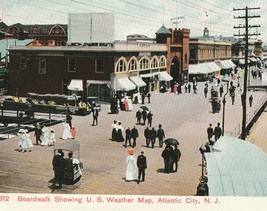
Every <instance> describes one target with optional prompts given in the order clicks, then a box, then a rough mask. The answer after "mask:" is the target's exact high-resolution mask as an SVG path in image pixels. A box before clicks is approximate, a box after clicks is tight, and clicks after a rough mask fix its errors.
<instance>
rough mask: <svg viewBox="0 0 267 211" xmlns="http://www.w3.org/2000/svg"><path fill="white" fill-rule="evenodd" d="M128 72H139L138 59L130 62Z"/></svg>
mask: <svg viewBox="0 0 267 211" xmlns="http://www.w3.org/2000/svg"><path fill="white" fill-rule="evenodd" d="M128 70H129V71H133V70H137V59H136V58H135V57H134V58H132V59H131V60H130V61H129V65H128Z"/></svg>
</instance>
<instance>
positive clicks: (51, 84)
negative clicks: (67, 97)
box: [9, 28, 189, 101]
mask: <svg viewBox="0 0 267 211" xmlns="http://www.w3.org/2000/svg"><path fill="white" fill-rule="evenodd" d="M164 37H165V38H164ZM156 40H157V43H144V42H133V43H132V42H131V43H126V42H115V43H113V44H108V45H106V46H61V47H59V46H53V47H47V46H11V47H10V49H9V55H10V63H9V94H10V95H18V96H26V95H27V93H29V92H34V93H39V94H44V93H51V94H72V93H77V94H78V95H81V96H82V98H83V99H86V98H87V97H88V96H96V97H98V98H99V100H100V101H109V99H110V97H111V96H112V95H113V94H114V93H117V92H127V94H129V95H132V94H133V93H136V92H143V91H145V92H154V91H156V92H157V91H159V89H160V87H161V85H162V84H168V85H170V83H169V82H172V81H174V80H175V81H179V82H181V83H183V81H184V79H185V78H186V75H187V71H188V65H189V30H187V29H182V30H177V29H175V30H168V29H166V28H165V29H163V31H162V30H161V29H160V30H159V31H157V33H156ZM170 75H171V76H170Z"/></svg>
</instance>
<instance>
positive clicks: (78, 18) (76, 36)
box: [68, 13, 115, 44]
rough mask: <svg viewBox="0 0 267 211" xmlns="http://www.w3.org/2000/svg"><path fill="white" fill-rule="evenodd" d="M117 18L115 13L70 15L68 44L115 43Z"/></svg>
mask: <svg viewBox="0 0 267 211" xmlns="http://www.w3.org/2000/svg"><path fill="white" fill-rule="evenodd" d="M114 36H115V17H114V14H113V13H70V14H69V20H68V43H69V44H71V43H81V44H84V43H113V42H114Z"/></svg>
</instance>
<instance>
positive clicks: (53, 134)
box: [48, 129, 56, 146]
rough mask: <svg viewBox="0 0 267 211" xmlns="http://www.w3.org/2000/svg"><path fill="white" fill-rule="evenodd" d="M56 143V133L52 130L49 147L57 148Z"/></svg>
mask: <svg viewBox="0 0 267 211" xmlns="http://www.w3.org/2000/svg"><path fill="white" fill-rule="evenodd" d="M55 143H56V135H55V131H54V129H51V133H50V139H49V142H48V146H55Z"/></svg>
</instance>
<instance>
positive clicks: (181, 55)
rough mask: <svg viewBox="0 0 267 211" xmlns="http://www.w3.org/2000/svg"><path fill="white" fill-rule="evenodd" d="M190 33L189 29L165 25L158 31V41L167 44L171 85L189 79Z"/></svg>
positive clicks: (167, 69)
mask: <svg viewBox="0 0 267 211" xmlns="http://www.w3.org/2000/svg"><path fill="white" fill-rule="evenodd" d="M189 34H190V30H189V29H177V28H175V29H167V28H166V27H165V26H164V25H162V26H161V28H160V29H159V30H158V31H157V32H156V42H157V43H166V44H167V48H168V53H167V68H166V71H167V72H168V73H169V74H170V75H171V77H172V78H173V79H172V80H171V81H170V85H171V87H172V85H173V84H174V83H175V82H178V83H180V84H183V83H184V82H186V81H187V79H188V76H187V74H188V69H189Z"/></svg>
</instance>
